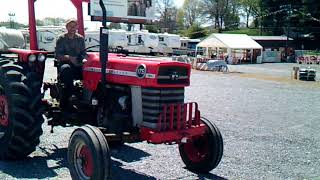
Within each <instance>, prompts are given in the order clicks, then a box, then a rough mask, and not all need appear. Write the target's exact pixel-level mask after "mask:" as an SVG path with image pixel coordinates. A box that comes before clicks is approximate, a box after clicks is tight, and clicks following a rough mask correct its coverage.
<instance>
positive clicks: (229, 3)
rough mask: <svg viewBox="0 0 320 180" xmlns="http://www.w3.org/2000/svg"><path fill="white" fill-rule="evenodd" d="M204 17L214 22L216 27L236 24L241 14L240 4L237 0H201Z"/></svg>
mask: <svg viewBox="0 0 320 180" xmlns="http://www.w3.org/2000/svg"><path fill="white" fill-rule="evenodd" d="M200 2H201V4H200V7H201V11H202V16H203V18H205V19H207V23H208V22H210V21H211V22H212V23H213V24H214V28H215V29H220V30H221V29H222V28H223V27H224V26H226V24H227V25H230V24H235V23H236V21H237V19H238V18H235V17H237V16H239V10H240V5H239V3H238V1H237V0H201V1H200Z"/></svg>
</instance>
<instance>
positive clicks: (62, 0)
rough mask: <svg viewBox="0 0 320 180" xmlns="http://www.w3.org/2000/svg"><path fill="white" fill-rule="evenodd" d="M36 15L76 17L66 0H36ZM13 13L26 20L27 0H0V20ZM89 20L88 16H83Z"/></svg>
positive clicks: (21, 20)
mask: <svg viewBox="0 0 320 180" xmlns="http://www.w3.org/2000/svg"><path fill="white" fill-rule="evenodd" d="M174 2H175V3H176V5H177V6H178V7H180V6H182V4H183V2H184V0H174ZM35 8H36V17H37V18H38V19H43V18H45V17H63V18H66V19H67V18H72V17H76V10H75V8H73V5H72V3H71V1H68V0H37V1H36V7H35ZM86 9H87V6H86V5H84V12H85V13H86V12H87V10H86ZM11 12H13V13H15V21H18V22H22V23H27V22H28V0H0V21H7V20H8V19H9V16H8V13H11ZM85 20H89V17H88V16H87V17H85Z"/></svg>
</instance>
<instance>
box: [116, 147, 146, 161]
mask: <svg viewBox="0 0 320 180" xmlns="http://www.w3.org/2000/svg"><path fill="white" fill-rule="evenodd" d="M111 156H112V157H114V158H116V159H119V160H121V161H124V162H128V163H129V162H135V161H139V160H141V159H142V158H144V157H148V156H150V154H149V153H146V152H145V151H142V150H141V149H136V148H134V147H131V146H127V145H123V146H120V147H118V148H114V149H113V148H112V149H111Z"/></svg>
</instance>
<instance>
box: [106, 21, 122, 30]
mask: <svg viewBox="0 0 320 180" xmlns="http://www.w3.org/2000/svg"><path fill="white" fill-rule="evenodd" d="M108 27H109V28H110V29H121V25H120V23H113V22H112V23H110V25H109V26H108Z"/></svg>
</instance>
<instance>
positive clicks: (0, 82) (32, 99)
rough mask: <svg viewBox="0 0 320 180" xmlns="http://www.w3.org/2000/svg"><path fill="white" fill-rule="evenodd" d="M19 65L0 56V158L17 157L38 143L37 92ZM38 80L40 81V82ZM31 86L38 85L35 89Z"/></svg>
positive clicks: (29, 151) (38, 112) (38, 110)
mask: <svg viewBox="0 0 320 180" xmlns="http://www.w3.org/2000/svg"><path fill="white" fill-rule="evenodd" d="M27 75H28V73H24V72H23V69H22V67H21V66H19V65H16V64H14V63H13V62H11V61H8V60H0V147H1V148H0V159H3V160H17V159H23V158H25V157H27V156H28V155H29V154H31V153H32V152H33V151H34V150H35V148H36V146H37V145H38V144H39V142H40V141H39V137H40V136H41V135H42V129H41V125H42V123H43V121H44V120H43V117H42V111H41V108H40V106H39V105H40V104H41V99H42V98H41V97H42V95H41V92H40V88H39V87H35V86H32V84H31V83H30V82H34V81H35V79H33V78H32V77H27ZM40 83H41V82H40ZM35 88H39V89H38V90H37V89H35Z"/></svg>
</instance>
